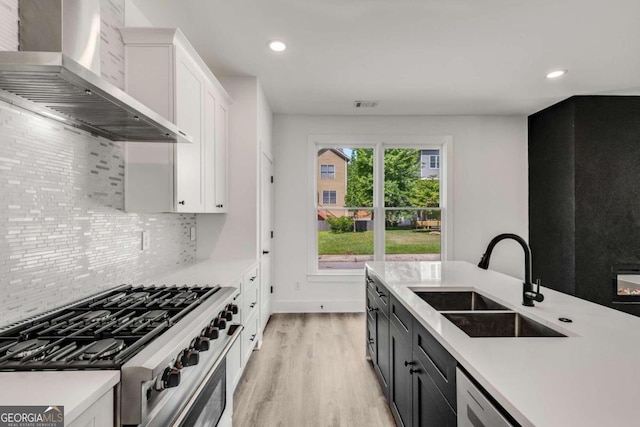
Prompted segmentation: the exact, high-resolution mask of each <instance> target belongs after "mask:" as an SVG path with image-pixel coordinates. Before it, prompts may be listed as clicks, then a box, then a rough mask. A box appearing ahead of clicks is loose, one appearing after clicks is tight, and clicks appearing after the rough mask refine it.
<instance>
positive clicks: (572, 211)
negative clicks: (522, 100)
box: [529, 96, 640, 315]
mask: <svg viewBox="0 0 640 427" xmlns="http://www.w3.org/2000/svg"><path fill="white" fill-rule="evenodd" d="M529 239H530V244H531V249H532V252H533V275H534V276H533V277H534V278H540V279H541V280H542V283H543V285H545V286H548V287H551V288H553V289H556V290H559V291H562V292H566V293H569V294H572V295H576V296H578V297H580V298H584V299H587V300H590V301H593V302H596V303H599V304H603V305H607V306H611V307H615V308H618V309H621V310H624V311H627V312H631V313H633V314H638V315H640V305H614V304H612V300H613V290H612V289H613V287H612V284H611V267H612V266H613V265H617V264H638V265H640V97H624V96H575V97H572V98H569V99H567V100H565V101H562V102H560V103H558V104H556V105H553V106H551V107H549V108H547V109H545V110H542V111H540V112H538V113H536V114H533V115H531V116H530V117H529Z"/></svg>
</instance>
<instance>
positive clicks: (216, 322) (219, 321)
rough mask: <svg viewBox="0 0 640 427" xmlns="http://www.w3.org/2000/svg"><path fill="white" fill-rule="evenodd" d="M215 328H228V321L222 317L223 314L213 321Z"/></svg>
mask: <svg viewBox="0 0 640 427" xmlns="http://www.w3.org/2000/svg"><path fill="white" fill-rule="evenodd" d="M213 326H215V327H217V328H218V329H224V328H226V327H227V321H226V320H225V319H224V318H223V317H222V313H220V316H219V317H218V318H217V319H216V320H214V321H213Z"/></svg>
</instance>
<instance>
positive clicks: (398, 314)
mask: <svg viewBox="0 0 640 427" xmlns="http://www.w3.org/2000/svg"><path fill="white" fill-rule="evenodd" d="M390 300H391V302H390V304H389V305H390V312H389V320H390V321H391V324H392V325H393V326H395V327H396V329H397V330H398V332H400V333H401V335H402V336H403V338H404V339H405V340H406V341H407V343H408V344H409V347H411V344H412V342H413V340H412V339H411V336H412V335H413V316H412V315H411V313H409V310H407V309H406V308H404V306H403V305H402V304H400V302H399V301H398V300H397V299H396V298H395V297H394V296H392V297H391V298H390Z"/></svg>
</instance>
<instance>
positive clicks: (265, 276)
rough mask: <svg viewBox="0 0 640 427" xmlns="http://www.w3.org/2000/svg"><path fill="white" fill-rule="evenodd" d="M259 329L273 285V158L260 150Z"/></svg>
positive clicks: (265, 318) (267, 311) (268, 309)
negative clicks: (260, 303)
mask: <svg viewBox="0 0 640 427" xmlns="http://www.w3.org/2000/svg"><path fill="white" fill-rule="evenodd" d="M260 163H261V166H260V168H261V172H260V174H261V175H260V249H261V251H260V275H261V277H260V288H261V292H262V294H261V295H260V297H261V299H260V301H261V302H262V307H260V330H262V329H264V327H265V325H266V324H267V321H268V320H269V316H271V287H272V286H273V282H272V279H273V272H272V270H273V268H272V267H273V244H272V242H273V160H272V159H271V157H269V155H268V154H267V153H265V152H264V151H263V152H262V157H261V159H260Z"/></svg>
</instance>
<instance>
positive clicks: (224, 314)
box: [222, 310, 233, 322]
mask: <svg viewBox="0 0 640 427" xmlns="http://www.w3.org/2000/svg"><path fill="white" fill-rule="evenodd" d="M222 317H223V318H225V319H227V320H228V321H229V322H230V321H231V319H233V313H232V312H231V311H229V310H225V311H223V312H222Z"/></svg>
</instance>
